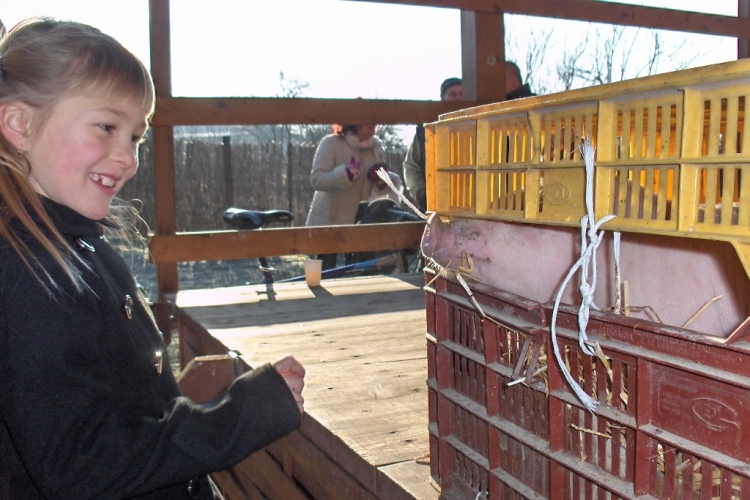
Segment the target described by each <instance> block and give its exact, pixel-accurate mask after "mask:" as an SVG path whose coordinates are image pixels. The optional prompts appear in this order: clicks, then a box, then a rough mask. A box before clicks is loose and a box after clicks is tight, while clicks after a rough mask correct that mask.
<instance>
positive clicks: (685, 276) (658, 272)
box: [422, 216, 750, 338]
mask: <svg viewBox="0 0 750 500" xmlns="http://www.w3.org/2000/svg"><path fill="white" fill-rule="evenodd" d="M612 241H613V237H612V233H611V232H609V231H606V232H605V237H604V240H603V241H602V243H601V245H600V246H599V250H598V252H597V283H596V291H595V294H594V303H595V304H596V305H597V306H598V307H600V308H608V307H612V306H613V304H614V295H615V294H614V290H615V285H614V282H615V271H614V258H613V255H614V253H613V250H612ZM422 246H423V252H424V253H425V255H426V256H428V257H432V258H433V259H435V260H436V261H437V262H438V263H439V264H441V265H443V266H448V267H450V268H451V269H455V268H457V267H458V266H459V265H460V262H461V252H462V251H464V250H465V251H467V252H469V254H470V255H471V257H472V260H473V263H474V272H473V273H472V276H473V277H475V278H478V279H480V280H481V281H482V282H484V283H486V284H488V285H491V286H494V287H497V288H500V289H503V290H505V291H508V292H511V293H515V294H517V295H520V296H522V297H525V298H528V299H532V300H535V301H539V302H549V301H553V300H554V299H555V297H556V295H557V293H558V289H559V287H560V285H561V284H562V282H563V280H564V279H565V276H566V275H567V274H568V272H569V270H570V268H571V267H572V266H573V264H574V263H575V262H576V261H577V260H578V257H579V255H580V247H581V230H580V228H575V227H562V226H549V225H535V224H521V223H512V222H502V221H486V220H479V219H453V220H452V221H451V222H450V223H444V222H442V221H440V220H439V219H438V217H437V216H433V218H432V219H431V220H430V222H429V224H428V229H427V230H426V231H425V235H424V237H423V241H422ZM620 256H621V257H620V266H621V276H622V278H621V279H622V280H623V281H625V280H627V281H628V284H629V302H630V305H631V306H650V307H651V308H653V310H654V311H656V313H657V314H658V316H659V318H661V321H662V322H663V323H665V324H667V325H671V326H678V327H679V326H682V325H683V324H684V323H685V322H686V321H688V320H689V319H690V317H691V316H693V315H694V314H695V313H696V312H697V311H698V310H699V309H700V308H701V307H702V306H703V305H704V304H705V303H706V302H708V301H709V300H711V299H712V298H714V297H716V296H718V295H723V298H721V299H720V300H718V301H716V302H714V303H713V304H711V305H710V306H709V307H708V308H707V309H706V310H705V311H704V312H703V313H701V314H700V315H699V316H698V317H697V318H696V319H695V320H694V321H692V322H691V323H690V325H689V328H690V329H691V330H695V331H698V332H702V333H704V334H707V335H711V336H716V337H722V338H725V337H727V336H729V335H730V334H731V333H732V332H733V331H734V330H735V329H736V328H737V327H738V326H739V325H740V323H742V321H744V320H745V319H746V318H747V317H748V316H750V286H749V283H748V281H750V280H748V277H747V274H746V272H745V270H744V268H743V267H742V264H741V262H740V260H739V258H738V256H737V254H736V251H735V250H734V248H733V247H732V246H731V244H729V243H726V242H719V241H711V240H701V239H693V238H677V237H667V236H660V235H648V234H641V233H622V241H621V250H620ZM579 283H580V273H577V274H576V276H574V277H573V279H571V280H570V282H569V284H568V286H567V287H566V289H565V292H564V294H563V296H562V299H563V302H565V303H568V304H575V305H578V304H580V293H579V291H578V286H579ZM631 315H632V316H634V317H641V318H645V319H650V320H653V321H656V318H655V317H654V315H653V314H650V313H647V312H633V313H632V314H631Z"/></svg>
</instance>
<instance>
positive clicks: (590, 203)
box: [550, 138, 619, 413]
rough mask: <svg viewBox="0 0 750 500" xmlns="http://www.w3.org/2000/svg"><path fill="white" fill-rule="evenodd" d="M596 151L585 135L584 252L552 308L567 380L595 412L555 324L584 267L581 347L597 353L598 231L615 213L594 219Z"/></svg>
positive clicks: (559, 360)
mask: <svg viewBox="0 0 750 500" xmlns="http://www.w3.org/2000/svg"><path fill="white" fill-rule="evenodd" d="M594 152H595V149H594V146H593V145H592V144H591V141H590V140H589V139H588V138H586V139H584V141H583V144H582V145H581V156H582V157H583V159H584V164H585V166H586V215H584V216H583V217H582V218H581V256H580V258H579V259H578V261H577V262H576V263H575V264H573V267H572V268H571V269H570V271H569V272H568V275H567V276H566V277H565V280H563V283H562V285H561V286H560V289H559V290H558V292H557V296H556V297H555V304H554V307H553V309H552V324H551V325H550V333H551V336H552V348H553V350H554V354H555V358H556V359H557V363H558V366H560V370H561V371H562V372H563V375H564V376H565V380H567V382H568V385H570V387H571V389H572V390H573V392H574V393H575V395H576V396H577V397H578V399H579V400H580V401H581V403H583V405H584V406H585V407H586V409H587V410H589V411H590V412H592V413H593V411H594V409H595V408H596V406H597V405H598V404H599V403H598V402H597V401H596V400H595V399H593V398H592V397H591V396H589V395H588V394H586V392H585V391H584V390H583V389H582V388H581V386H580V385H579V384H578V382H577V381H576V380H575V379H574V378H573V376H572V375H571V374H570V371H569V370H568V368H567V366H566V365H565V363H564V361H563V359H562V356H561V355H560V348H559V346H558V345H557V331H556V327H555V324H556V322H557V313H558V310H559V307H560V301H561V300H562V294H563V292H564V291H565V288H566V286H567V285H568V282H569V281H570V280H571V278H572V277H573V276H574V275H575V273H576V272H577V271H578V269H579V268H580V269H581V284H580V287H579V290H580V292H581V305H580V307H579V308H578V346H579V347H580V348H581V351H583V352H584V353H585V354H587V355H588V356H596V355H597V353H596V350H595V349H594V348H592V347H591V346H590V345H589V343H588V337H587V335H586V326H587V325H588V322H589V310H590V309H591V308H592V307H593V308H594V309H598V307H597V306H596V304H594V291H595V290H596V250H597V249H598V247H599V244H600V243H601V242H602V238H603V237H604V233H603V232H601V233H600V232H598V231H599V227H601V225H602V224H604V223H605V222H607V221H609V220H611V219H613V218H614V217H615V216H614V215H611V214H610V215H606V216H604V217H602V218H601V219H599V221H596V222H595V221H594ZM616 242H617V243H618V244H619V237H616ZM615 255H616V256H618V257H619V248H616V249H615ZM617 260H618V262H617V264H616V268H617V272H616V274H617V282H618V284H619V258H618V259H617ZM618 286H619V285H618Z"/></svg>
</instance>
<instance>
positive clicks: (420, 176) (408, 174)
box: [404, 78, 463, 212]
mask: <svg viewBox="0 0 750 500" xmlns="http://www.w3.org/2000/svg"><path fill="white" fill-rule="evenodd" d="M462 99H463V91H462V88H461V79H460V78H448V79H446V80H445V81H444V82H443V83H442V84H441V85H440V100H441V101H460V100H462ZM424 142H425V138H424V126H422V125H418V126H417V133H416V134H415V135H414V140H413V141H412V143H411V146H410V147H409V151H408V152H407V153H406V158H404V181H405V182H406V188H407V189H408V190H409V194H410V195H411V197H412V199H413V200H414V202H415V203H416V205H417V207H418V208H419V209H420V210H421V211H422V212H424V211H425V210H427V190H426V184H425V160H424Z"/></svg>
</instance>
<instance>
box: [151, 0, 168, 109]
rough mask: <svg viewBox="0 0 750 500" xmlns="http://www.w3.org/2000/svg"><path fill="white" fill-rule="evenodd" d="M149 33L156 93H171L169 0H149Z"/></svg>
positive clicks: (166, 94) (161, 94) (166, 95)
mask: <svg viewBox="0 0 750 500" xmlns="http://www.w3.org/2000/svg"><path fill="white" fill-rule="evenodd" d="M149 11H150V16H149V23H150V26H149V28H150V29H149V34H150V37H151V76H152V77H153V79H154V86H155V87H156V95H157V96H158V97H169V96H171V95H172V64H171V62H170V57H171V40H170V34H169V33H170V32H169V0H150V1H149Z"/></svg>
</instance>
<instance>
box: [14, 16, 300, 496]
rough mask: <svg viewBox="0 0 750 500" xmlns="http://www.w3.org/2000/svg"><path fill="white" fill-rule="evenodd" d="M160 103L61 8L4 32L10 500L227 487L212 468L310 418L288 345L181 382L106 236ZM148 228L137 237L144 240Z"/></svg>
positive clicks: (135, 63)
mask: <svg viewBox="0 0 750 500" xmlns="http://www.w3.org/2000/svg"><path fill="white" fill-rule="evenodd" d="M153 111H154V87H153V83H152V81H151V77H150V75H149V72H148V69H147V68H146V67H145V66H144V65H143V64H142V63H141V61H139V60H138V59H137V58H136V57H135V56H134V55H133V54H131V53H130V52H128V51H127V50H126V49H125V48H124V47H123V46H122V45H120V44H119V43H118V42H117V41H116V40H115V39H114V38H112V37H110V36H107V35H105V34H103V33H102V32H101V31H99V30H97V29H95V28H92V27H90V26H87V25H84V24H80V23H75V22H71V21H56V20H53V19H49V18H37V19H30V20H27V21H24V22H21V23H20V24H18V25H17V26H15V27H14V28H13V29H11V30H10V31H9V32H8V33H7V34H6V35H5V36H4V37H3V38H2V39H0V212H2V214H3V215H2V217H0V268H2V270H3V272H2V274H0V394H2V396H1V397H0V499H2V500H11V499H14V500H18V499H24V500H29V499H42V498H45V499H53V498H56V499H57V498H60V499H73V498H75V499H76V500H86V499H98V500H101V499H120V498H131V499H145V498H149V499H156V498H170V499H171V498H185V499H188V498H194V499H195V498H198V499H217V498H221V494H220V493H219V491H218V490H217V489H216V487H215V485H214V484H213V483H212V482H211V481H210V479H209V478H208V474H209V473H211V472H216V471H221V470H225V469H227V468H229V467H232V466H233V465H235V464H237V463H238V462H240V461H242V460H243V459H245V458H246V457H247V456H249V455H250V454H252V453H254V452H255V451H257V450H259V449H261V448H263V447H265V446H267V445H268V444H270V443H272V442H273V441H275V440H276V439H278V438H280V437H282V436H284V435H285V434H287V433H289V432H291V431H293V430H294V429H297V428H298V427H300V425H301V414H302V412H303V410H304V400H303V398H302V389H303V387H304V375H305V371H304V368H303V367H302V365H301V364H300V363H299V362H297V361H296V360H295V359H294V358H293V357H291V356H286V357H284V358H282V359H280V360H278V361H277V362H275V363H273V364H265V365H263V366H260V367H258V368H256V369H254V370H251V371H249V372H247V373H245V374H243V375H241V376H239V377H237V378H236V379H235V380H234V381H233V382H232V383H231V385H230V386H229V387H228V389H226V391H225V392H222V393H220V394H219V395H218V396H216V397H215V398H214V399H212V400H211V401H209V402H208V403H205V404H199V403H196V402H194V401H193V400H191V399H189V398H188V397H185V396H183V395H182V394H181V392H180V389H179V386H178V384H177V382H176V380H175V378H174V375H173V374H172V371H171V369H170V363H169V359H168V358H167V355H166V347H165V345H164V342H163V340H162V335H161V332H160V331H159V330H158V328H157V325H156V323H155V321H154V318H153V315H152V314H151V311H150V309H149V306H148V303H147V301H146V298H145V297H144V296H143V292H141V290H140V289H139V287H138V285H137V283H136V281H135V278H134V277H133V274H132V273H131V272H130V270H129V269H128V267H127V264H126V263H125V261H124V260H123V259H122V258H121V257H120V256H119V254H118V253H117V252H116V251H115V249H114V248H113V247H112V246H111V245H110V244H109V243H108V241H107V238H106V237H105V233H107V234H111V232H115V231H117V230H118V228H122V231H126V230H127V228H129V227H134V226H132V225H131V224H132V222H133V218H134V215H135V214H134V209H133V207H132V206H126V205H125V204H124V202H120V203H115V204H113V199H114V197H115V195H117V193H118V192H119V191H120V189H122V187H123V185H124V184H125V183H126V182H127V181H128V180H129V179H130V178H131V177H132V176H133V175H134V174H135V172H136V169H137V168H138V147H139V144H140V143H141V141H142V140H143V137H144V135H145V133H146V131H147V129H148V126H149V120H150V118H151V116H152V114H153ZM136 236H137V235H133V237H136Z"/></svg>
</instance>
